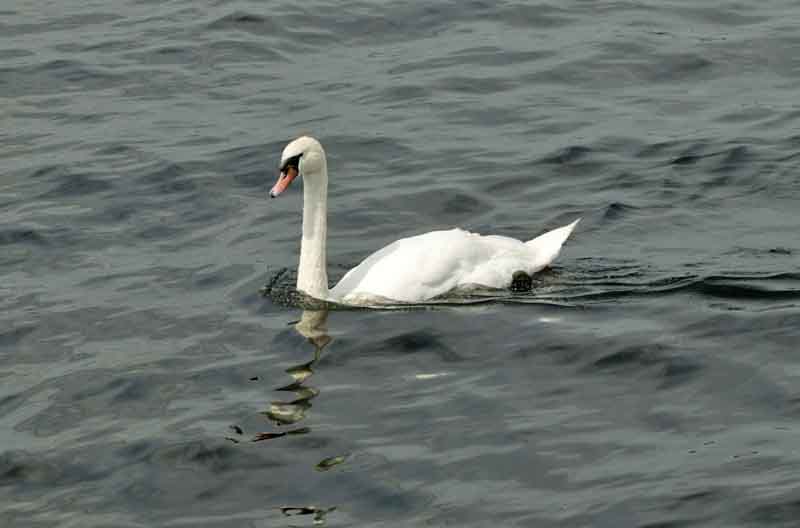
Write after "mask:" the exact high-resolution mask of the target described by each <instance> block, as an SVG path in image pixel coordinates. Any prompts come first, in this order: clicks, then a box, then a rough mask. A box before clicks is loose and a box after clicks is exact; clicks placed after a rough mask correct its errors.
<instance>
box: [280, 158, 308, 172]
mask: <svg viewBox="0 0 800 528" xmlns="http://www.w3.org/2000/svg"><path fill="white" fill-rule="evenodd" d="M302 157H303V155H302V154H298V155H297V156H292V157H291V158H289V159H287V160H286V161H284V162H283V165H281V172H286V170H287V169H288V168H289V167H292V168H293V169H294V170H296V171H298V172H300V158H302Z"/></svg>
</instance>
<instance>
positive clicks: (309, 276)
mask: <svg viewBox="0 0 800 528" xmlns="http://www.w3.org/2000/svg"><path fill="white" fill-rule="evenodd" d="M298 176H302V179H303V235H302V241H301V244H300V265H299V268H298V271H297V289H298V290H299V291H300V292H302V293H304V294H306V295H309V296H311V297H313V298H315V299H319V300H323V301H329V302H334V303H340V304H350V305H369V304H384V303H420V302H425V301H428V300H430V299H433V298H434V297H438V296H440V295H443V294H446V293H449V292H452V291H454V290H458V289H460V288H462V289H463V288H470V287H475V286H483V287H488V288H508V287H509V286H510V285H511V282H512V277H514V274H515V273H518V272H524V273H526V274H528V275H532V274H534V273H536V272H538V271H540V270H542V269H543V268H545V267H547V266H549V265H550V263H551V262H553V260H555V258H556V257H557V256H558V254H559V252H560V251H561V246H562V245H563V244H564V241H566V240H567V238H568V237H569V235H570V234H571V233H572V230H573V229H574V228H575V226H576V225H577V223H578V222H579V221H580V218H579V219H577V220H575V221H574V222H572V223H571V224H569V225H566V226H563V227H559V228H558V229H554V230H552V231H549V232H547V233H544V234H543V235H540V236H538V237H536V238H534V239H533V240H529V241H527V242H522V241H520V240H516V239H514V238H509V237H505V236H498V235H491V236H482V235H479V234H476V233H470V232H468V231H464V230H462V229H450V230H446V231H431V232H429V233H424V234H422V235H416V236H412V237H408V238H402V239H400V240H397V241H395V242H392V243H391V244H389V245H388V246H386V247H384V248H383V249H379V250H378V251H376V252H375V253H373V254H371V255H370V256H368V257H367V258H366V259H364V261H363V262H361V264H359V265H358V266H356V267H355V268H353V269H351V270H350V271H349V272H347V274H346V275H345V276H344V277H343V278H342V279H341V280H340V281H339V283H338V284H337V285H336V286H334V287H333V289H330V290H329V289H328V272H327V260H326V243H327V230H328V225H327V211H328V166H327V160H326V158H325V150H324V149H323V148H322V145H321V144H320V142H319V141H317V140H316V139H314V138H312V137H308V136H303V137H299V138H297V139H295V140H294V141H292V142H290V143H289V144H288V145H286V147H285V148H284V149H283V153H282V154H281V161H280V175H279V176H278V181H277V182H276V183H275V185H274V186H273V187H272V189H271V190H270V192H269V195H270V197H271V198H276V197H277V196H278V195H280V194H281V193H283V192H284V191H285V190H286V189H287V187H289V185H290V184H291V183H292V181H294V180H295V179H296V178H297V177H298Z"/></svg>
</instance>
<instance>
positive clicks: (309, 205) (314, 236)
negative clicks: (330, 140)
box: [297, 157, 328, 299]
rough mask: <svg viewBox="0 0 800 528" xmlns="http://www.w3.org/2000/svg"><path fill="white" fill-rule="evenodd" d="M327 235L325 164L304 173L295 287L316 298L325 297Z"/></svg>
mask: <svg viewBox="0 0 800 528" xmlns="http://www.w3.org/2000/svg"><path fill="white" fill-rule="evenodd" d="M327 237H328V168H327V166H326V163H325V159H324V157H323V159H322V164H321V167H320V169H319V170H317V171H315V172H314V173H313V174H305V175H303V240H302V242H301V243H300V266H299V268H298V270H297V289H298V290H300V291H302V292H304V293H306V294H307V295H310V296H311V297H314V298H316V299H327V298H328V269H327V265H328V263H327V258H326V253H325V245H326V242H327Z"/></svg>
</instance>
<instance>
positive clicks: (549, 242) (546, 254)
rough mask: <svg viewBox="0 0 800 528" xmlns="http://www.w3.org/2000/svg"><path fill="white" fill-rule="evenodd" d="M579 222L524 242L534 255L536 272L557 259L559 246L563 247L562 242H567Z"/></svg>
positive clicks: (576, 221) (578, 220)
mask: <svg viewBox="0 0 800 528" xmlns="http://www.w3.org/2000/svg"><path fill="white" fill-rule="evenodd" d="M580 221H581V219H580V218H578V219H577V220H575V221H574V222H572V223H571V224H569V225H565V226H563V227H559V228H557V229H553V230H552V231H548V232H547V233H544V234H543V235H539V236H538V237H536V238H534V239H533V240H529V241H527V242H525V244H526V245H527V246H528V247H529V248H531V250H532V252H533V254H534V260H535V266H534V267H535V268H536V271H539V270H541V269H543V268H546V267H547V266H549V265H550V263H551V262H553V261H554V260H555V259H556V257H558V254H559V253H560V252H561V246H563V245H564V242H566V241H567V238H569V235H570V234H572V230H573V229H575V226H576V225H578V222H580Z"/></svg>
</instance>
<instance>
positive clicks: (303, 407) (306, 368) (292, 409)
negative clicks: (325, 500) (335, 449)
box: [253, 310, 347, 526]
mask: <svg viewBox="0 0 800 528" xmlns="http://www.w3.org/2000/svg"><path fill="white" fill-rule="evenodd" d="M327 322H328V311H327V310H304V311H303V313H302V315H301V317H300V320H299V321H298V322H297V323H295V325H294V328H295V330H296V331H297V333H299V334H300V335H301V336H303V337H304V338H305V339H306V341H307V342H308V343H309V344H310V345H311V347H312V349H313V353H312V357H311V359H310V360H309V361H306V362H304V363H300V364H299V365H294V366H292V367H289V368H287V369H286V373H287V374H288V375H289V376H290V377H291V380H290V382H289V384H288V385H285V386H282V387H278V388H277V389H276V390H277V391H281V392H285V393H291V394H293V397H292V398H287V399H285V400H278V401H273V402H271V403H270V406H269V409H268V410H266V411H264V412H262V413H261V414H263V415H264V416H266V417H267V419H268V420H269V421H270V422H271V423H273V424H274V425H276V426H278V427H281V428H282V427H285V426H288V425H294V424H299V422H301V421H303V420H304V419H305V418H306V415H307V413H308V411H309V410H310V409H311V406H312V400H314V398H316V397H318V396H319V395H320V390H319V389H317V388H316V387H314V386H312V385H309V384H308V382H309V380H310V379H311V377H312V376H313V375H314V370H315V368H316V366H317V363H318V362H319V360H320V357H321V356H322V351H323V349H324V348H325V347H326V346H328V344H329V343H330V342H331V341H332V339H331V337H330V336H329V335H328V327H327ZM310 432H311V429H310V428H308V427H297V428H294V429H291V430H286V431H282V432H273V433H261V435H259V436H260V437H261V438H258V437H256V438H254V439H253V440H254V441H257V440H258V439H263V440H271V439H273V438H278V437H279V436H288V435H296V434H306V433H310ZM346 459H347V456H346V455H338V456H332V457H328V458H324V459H323V460H321V461H319V462H318V463H317V464H316V465H315V466H314V469H316V470H317V471H328V470H331V469H333V468H334V467H336V466H338V465H339V464H342V463H343V462H345V460H346ZM335 510H336V507H335V506H331V507H327V508H319V507H317V506H296V505H287V506H282V507H281V508H280V511H281V513H282V514H283V515H284V516H287V517H289V516H292V517H293V516H306V515H308V516H311V517H312V520H313V524H314V525H318V526H319V525H323V524H325V517H326V515H328V514H329V513H331V512H333V511H335Z"/></svg>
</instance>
